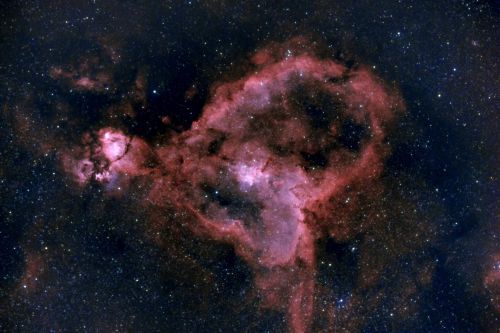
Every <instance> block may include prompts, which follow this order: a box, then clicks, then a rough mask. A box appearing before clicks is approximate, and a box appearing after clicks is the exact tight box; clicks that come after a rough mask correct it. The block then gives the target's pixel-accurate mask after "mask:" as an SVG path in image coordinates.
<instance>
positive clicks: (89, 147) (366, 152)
mask: <svg viewBox="0 0 500 333" xmlns="http://www.w3.org/2000/svg"><path fill="white" fill-rule="evenodd" d="M251 59H252V60H251V61H252V70H251V71H249V72H248V73H247V74H246V75H244V76H243V77H241V78H240V79H238V80H236V81H233V82H226V83H221V84H218V85H217V86H216V87H214V88H213V89H212V94H211V98H210V99H209V102H208V103H207V104H206V105H205V106H204V108H203V112H202V114H201V116H200V117H199V118H198V120H197V121H195V122H194V123H193V124H192V126H191V128H190V129H189V130H187V131H184V132H181V133H178V134H176V135H173V136H172V137H171V138H170V139H168V142H166V143H162V144H161V145H158V144H154V145H153V144H150V143H147V142H146V141H145V140H143V139H141V138H140V137H138V136H130V135H128V134H126V131H125V130H123V129H120V128H116V127H104V128H102V129H100V130H98V131H97V132H92V133H90V132H89V133H87V134H85V135H84V136H83V138H82V142H83V144H82V145H81V146H80V147H72V148H71V149H70V150H66V153H64V154H62V156H63V157H62V165H63V168H64V170H65V171H67V172H68V173H70V174H71V175H73V176H74V179H75V180H76V181H77V182H78V184H80V186H85V185H86V184H88V183H89V182H98V183H101V184H102V186H103V187H104V188H105V189H106V190H107V193H108V194H109V195H118V194H119V193H126V192H127V188H129V187H130V186H131V184H132V183H131V182H132V181H134V179H135V181H137V179H141V181H144V182H146V183H148V184H150V185H149V187H147V188H148V192H147V194H146V196H145V200H144V205H148V206H151V205H153V206H154V207H157V208H158V209H162V210H165V209H170V210H172V211H175V212H176V213H177V214H178V216H180V217H179V218H178V219H177V223H183V224H185V225H187V226H188V228H189V230H191V231H192V233H194V234H195V235H197V236H198V237H203V238H208V239H211V240H216V241H220V242H224V243H226V244H230V245H231V246H232V247H233V248H234V250H235V252H236V254H237V255H238V256H240V257H241V258H242V259H243V261H244V262H245V263H246V264H247V265H248V266H249V267H250V268H251V269H252V270H253V272H254V275H253V283H254V286H255V289H256V290H257V291H258V293H259V295H260V297H261V302H260V304H261V307H262V308H263V309H272V310H274V311H279V312H281V313H283V314H285V315H286V318H287V325H288V329H289V331H291V332H305V331H308V330H309V329H310V327H311V325H312V320H313V318H314V314H315V294H316V293H317V292H318V287H317V286H315V284H316V282H315V276H316V270H317V262H316V256H317V255H316V244H317V241H318V240H319V239H321V238H325V237H331V238H333V239H334V240H336V241H339V242H343V241H346V240H349V239H352V238H353V237H355V236H356V235H357V234H359V233H360V232H362V231H363V230H365V229H366V227H367V226H368V225H369V224H370V220H371V219H370V214H369V213H367V214H364V216H365V218H362V219H360V218H359V217H356V216H357V215H356V211H357V210H358V209H359V205H360V202H361V200H366V198H370V196H375V195H377V193H378V191H379V188H380V186H381V184H380V180H379V179H378V178H379V176H380V175H381V173H382V172H383V168H384V161H385V159H386V158H387V156H388V154H389V148H388V146H387V143H386V141H385V139H386V134H387V131H388V129H389V128H390V125H391V123H393V122H394V120H395V118H396V117H397V115H398V113H400V112H402V110H403V109H404V106H403V102H402V100H401V98H400V97H399V95H398V93H397V92H395V91H394V90H393V89H389V88H388V87H387V86H386V85H384V84H383V83H382V82H381V80H380V79H379V78H377V77H376V76H375V75H374V74H372V73H371V72H370V70H369V69H368V68H366V67H363V66H357V67H353V68H350V67H348V66H346V65H344V64H342V63H340V62H337V61H334V60H330V59H324V58H321V57H318V56H317V55H315V54H314V52H312V51H305V50H304V49H300V48H297V47H293V46H291V44H276V45H271V46H269V47H267V48H265V49H262V50H260V51H259V52H257V53H256V54H255V55H254V56H253V57H252V58H251ZM365 211H366V209H365ZM150 223H151V224H152V225H155V227H157V226H158V224H161V222H158V221H154V219H153V218H151V222H150ZM162 227H164V228H168V225H167V224H166V223H163V225H162Z"/></svg>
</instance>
